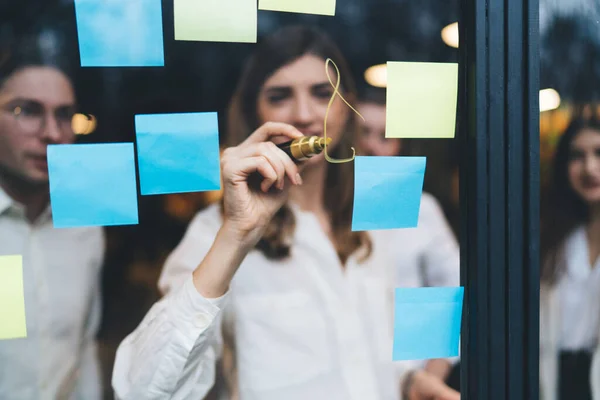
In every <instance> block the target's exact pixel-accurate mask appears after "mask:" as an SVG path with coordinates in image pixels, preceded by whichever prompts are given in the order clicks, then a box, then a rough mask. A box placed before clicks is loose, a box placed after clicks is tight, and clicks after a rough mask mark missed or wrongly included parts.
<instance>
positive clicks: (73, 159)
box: [48, 143, 138, 228]
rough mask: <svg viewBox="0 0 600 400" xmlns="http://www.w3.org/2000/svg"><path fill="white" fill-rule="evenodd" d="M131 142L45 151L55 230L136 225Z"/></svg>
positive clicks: (53, 148) (70, 145)
mask: <svg viewBox="0 0 600 400" xmlns="http://www.w3.org/2000/svg"><path fill="white" fill-rule="evenodd" d="M133 157H134V154H133V143H110V144H69V145H50V146H48V173H49V177H50V204H51V206H52V218H53V221H54V227H55V228H70V227H81V226H109V225H134V224H137V223H138V207H137V187H136V181H135V162H134V158H133Z"/></svg>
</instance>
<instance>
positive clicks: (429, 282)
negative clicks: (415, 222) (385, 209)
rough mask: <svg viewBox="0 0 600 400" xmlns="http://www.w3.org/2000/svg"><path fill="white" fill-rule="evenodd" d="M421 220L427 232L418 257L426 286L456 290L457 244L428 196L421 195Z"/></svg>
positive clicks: (458, 253) (458, 264)
mask: <svg viewBox="0 0 600 400" xmlns="http://www.w3.org/2000/svg"><path fill="white" fill-rule="evenodd" d="M421 207H422V208H421V215H422V220H421V221H420V222H419V223H420V224H422V226H423V227H424V228H425V229H427V243H426V244H425V247H424V250H423V253H422V255H421V265H422V266H423V269H424V273H423V276H424V278H425V282H424V284H425V286H459V285H460V252H459V247H458V243H457V241H456V238H455V237H454V234H453V233H452V230H451V229H450V226H449V225H448V222H447V221H446V218H445V216H444V213H443V212H442V209H441V207H440V205H439V203H438V202H437V200H435V198H434V197H433V196H431V195H429V194H425V193H424V194H423V199H422V206H421Z"/></svg>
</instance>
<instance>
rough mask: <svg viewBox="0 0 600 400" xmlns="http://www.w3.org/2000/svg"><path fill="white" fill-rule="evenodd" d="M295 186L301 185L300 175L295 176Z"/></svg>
mask: <svg viewBox="0 0 600 400" xmlns="http://www.w3.org/2000/svg"><path fill="white" fill-rule="evenodd" d="M296 185H302V177H301V176H300V174H296Z"/></svg>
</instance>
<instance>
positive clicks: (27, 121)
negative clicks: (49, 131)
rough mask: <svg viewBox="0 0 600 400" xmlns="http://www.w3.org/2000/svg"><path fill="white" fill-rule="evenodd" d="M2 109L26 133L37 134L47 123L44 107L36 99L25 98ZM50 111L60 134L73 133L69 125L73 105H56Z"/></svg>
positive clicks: (73, 112) (73, 111)
mask: <svg viewBox="0 0 600 400" xmlns="http://www.w3.org/2000/svg"><path fill="white" fill-rule="evenodd" d="M2 109H3V110H4V111H5V112H7V113H10V114H11V115H12V116H13V118H14V119H15V120H16V122H17V124H18V125H19V128H20V129H21V131H22V132H23V133H24V134H27V135H36V134H39V133H40V132H42V130H43V129H44V128H45V127H46V123H48V118H46V114H47V112H46V109H45V107H44V106H43V105H42V104H41V103H38V102H36V101H29V100H27V101H23V102H21V103H19V104H9V105H6V106H5V107H3V108H2ZM50 113H51V114H52V115H53V117H54V121H55V124H56V126H57V128H58V130H59V131H60V133H61V134H63V135H71V134H73V128H72V126H71V122H72V120H73V115H74V114H75V108H74V107H73V106H62V107H58V108H56V109H55V110H53V111H50Z"/></svg>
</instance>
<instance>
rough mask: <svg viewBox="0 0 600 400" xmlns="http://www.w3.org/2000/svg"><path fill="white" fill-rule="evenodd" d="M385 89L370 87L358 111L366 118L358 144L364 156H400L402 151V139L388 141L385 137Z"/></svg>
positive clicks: (362, 124)
mask: <svg viewBox="0 0 600 400" xmlns="http://www.w3.org/2000/svg"><path fill="white" fill-rule="evenodd" d="M385 104H386V96H385V89H381V88H375V87H369V88H366V89H364V90H363V91H362V93H361V96H360V99H359V103H358V111H359V112H360V113H361V114H362V116H363V117H364V118H365V120H364V121H362V120H361V131H360V134H359V135H358V140H357V141H356V144H357V145H358V146H357V147H358V149H359V154H360V155H362V156H399V155H400V152H401V151H402V150H404V151H403V153H404V154H407V153H408V152H407V151H406V149H403V148H402V145H403V141H402V139H386V137H385V119H386V115H385V110H386V109H385Z"/></svg>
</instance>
